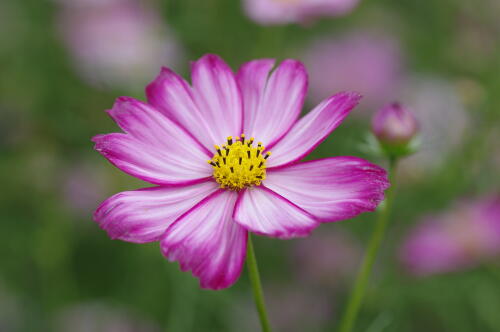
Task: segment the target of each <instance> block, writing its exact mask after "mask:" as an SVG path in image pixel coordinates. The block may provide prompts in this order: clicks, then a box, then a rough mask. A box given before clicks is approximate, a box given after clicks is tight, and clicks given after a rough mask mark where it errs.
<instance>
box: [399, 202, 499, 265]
mask: <svg viewBox="0 0 500 332" xmlns="http://www.w3.org/2000/svg"><path fill="white" fill-rule="evenodd" d="M400 254H401V255H400V256H401V261H402V263H403V264H404V265H405V266H406V267H407V268H408V269H409V271H410V272H411V273H413V274H415V275H430V274H435V273H444V272H449V271H453V270H458V269H463V268H467V267H470V266H473V265H476V264H478V263H480V262H482V261H484V260H486V259H489V258H492V257H495V256H498V255H500V197H499V196H496V197H489V198H484V199H480V200H476V201H468V202H461V203H460V204H457V205H456V206H455V207H453V208H452V209H451V210H450V211H448V212H444V213H442V214H440V215H437V216H432V217H428V218H425V219H424V220H423V221H422V222H421V224H420V225H418V226H417V227H416V228H415V229H414V230H413V231H412V232H411V233H410V235H409V236H408V238H407V239H406V242H405V243H404V244H403V247H402V248H401V253H400Z"/></svg>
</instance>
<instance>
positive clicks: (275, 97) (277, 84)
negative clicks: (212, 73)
mask: <svg viewBox="0 0 500 332" xmlns="http://www.w3.org/2000/svg"><path fill="white" fill-rule="evenodd" d="M273 62H274V61H272V60H266V59H264V60H256V61H252V62H249V63H247V64H245V65H243V66H242V67H241V69H240V71H239V72H238V83H239V85H240V88H241V90H242V94H243V96H244V109H245V113H244V130H243V131H244V132H245V134H246V135H247V136H255V137H256V138H258V140H260V141H262V142H263V143H264V145H265V146H268V147H271V146H272V145H273V144H274V143H276V142H277V141H278V140H279V139H280V138H281V137H282V136H283V135H284V134H285V133H286V132H287V131H288V130H289V129H290V127H291V126H292V125H293V124H294V123H295V121H296V120H297V117H298V116H299V114H300V111H301V109H302V106H303V104H304V98H305V95H306V92H307V72H306V69H305V68H304V65H303V64H302V63H301V62H299V61H296V60H285V61H283V62H282V63H281V64H280V65H279V66H278V68H276V70H274V72H273V73H272V74H271V76H270V77H269V79H267V78H268V75H269V71H270V70H271V67H272V64H273Z"/></svg>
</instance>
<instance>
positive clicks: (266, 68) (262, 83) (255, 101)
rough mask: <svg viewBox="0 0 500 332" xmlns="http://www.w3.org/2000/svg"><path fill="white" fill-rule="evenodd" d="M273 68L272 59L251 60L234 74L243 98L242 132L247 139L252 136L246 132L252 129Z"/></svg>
mask: <svg viewBox="0 0 500 332" xmlns="http://www.w3.org/2000/svg"><path fill="white" fill-rule="evenodd" d="M273 66H274V59H258V60H253V61H250V62H247V63H245V64H243V65H242V66H241V67H240V69H239V70H238V73H237V74H236V80H237V82H238V86H239V87H240V90H241V97H242V98H243V132H244V133H245V134H246V135H247V136H248V137H251V135H252V133H251V132H248V131H249V130H250V129H251V127H253V123H254V121H255V119H256V117H257V114H258V113H259V112H260V110H261V104H262V99H263V98H264V91H265V89H266V84H267V80H268V78H269V73H270V72H271V69H272V68H273ZM259 139H260V138H259Z"/></svg>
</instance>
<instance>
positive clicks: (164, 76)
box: [146, 68, 213, 151]
mask: <svg viewBox="0 0 500 332" xmlns="http://www.w3.org/2000/svg"><path fill="white" fill-rule="evenodd" d="M146 96H147V98H148V103H149V104H151V105H153V106H154V107H155V108H157V109H158V110H159V111H161V112H162V113H163V114H165V115H166V116H167V117H169V118H170V119H172V120H173V121H174V122H175V123H177V124H178V125H179V126H181V127H183V128H185V129H186V130H187V131H188V132H190V133H191V134H192V135H193V137H195V138H196V139H197V140H198V141H199V142H200V143H201V144H202V145H203V146H204V147H205V149H206V151H212V148H213V141H212V136H213V135H212V133H211V128H210V127H209V126H208V124H209V121H211V120H210V118H209V117H208V114H207V113H202V112H201V111H200V110H199V109H198V106H196V104H195V102H194V100H193V91H192V89H191V87H190V86H189V84H188V83H187V82H186V81H185V80H184V79H183V78H182V77H180V76H179V75H177V74H176V73H174V72H173V71H172V70H170V69H169V68H162V70H161V72H160V74H159V75H158V76H157V77H156V79H155V80H154V81H153V82H151V83H150V84H149V85H148V86H147V87H146Z"/></svg>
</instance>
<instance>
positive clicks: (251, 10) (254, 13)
mask: <svg viewBox="0 0 500 332" xmlns="http://www.w3.org/2000/svg"><path fill="white" fill-rule="evenodd" d="M357 4H358V0H245V10H246V12H247V14H248V16H249V17H250V18H252V19H253V20H254V21H256V22H257V23H260V24H263V25H271V24H285V23H305V22H307V21H309V20H311V19H314V18H317V17H325V16H342V15H345V14H348V13H349V12H350V11H351V10H352V9H353V8H354V7H355V6H356V5H357Z"/></svg>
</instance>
